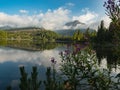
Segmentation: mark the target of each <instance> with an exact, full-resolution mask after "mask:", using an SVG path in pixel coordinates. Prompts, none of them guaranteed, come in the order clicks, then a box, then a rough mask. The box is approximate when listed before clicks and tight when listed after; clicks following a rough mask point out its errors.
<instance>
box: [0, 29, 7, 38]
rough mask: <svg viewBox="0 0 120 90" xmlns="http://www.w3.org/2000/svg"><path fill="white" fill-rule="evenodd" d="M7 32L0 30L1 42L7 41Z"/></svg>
mask: <svg viewBox="0 0 120 90" xmlns="http://www.w3.org/2000/svg"><path fill="white" fill-rule="evenodd" d="M6 38H7V32H6V31H2V30H0V40H6Z"/></svg>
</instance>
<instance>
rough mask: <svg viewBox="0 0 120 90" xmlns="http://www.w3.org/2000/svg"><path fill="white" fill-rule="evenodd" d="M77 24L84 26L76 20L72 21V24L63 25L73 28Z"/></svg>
mask: <svg viewBox="0 0 120 90" xmlns="http://www.w3.org/2000/svg"><path fill="white" fill-rule="evenodd" d="M77 24H81V25H85V24H84V23H82V22H80V21H78V20H74V21H72V22H67V23H66V24H65V25H66V26H71V27H75V26H77Z"/></svg>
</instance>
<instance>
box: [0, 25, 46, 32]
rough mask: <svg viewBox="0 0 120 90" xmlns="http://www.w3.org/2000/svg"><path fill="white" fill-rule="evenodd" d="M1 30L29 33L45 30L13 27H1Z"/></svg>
mask: <svg viewBox="0 0 120 90" xmlns="http://www.w3.org/2000/svg"><path fill="white" fill-rule="evenodd" d="M0 30H6V31H27V30H28V31H29V30H45V29H44V28H43V27H41V28H39V27H18V28H17V27H11V26H3V27H0Z"/></svg>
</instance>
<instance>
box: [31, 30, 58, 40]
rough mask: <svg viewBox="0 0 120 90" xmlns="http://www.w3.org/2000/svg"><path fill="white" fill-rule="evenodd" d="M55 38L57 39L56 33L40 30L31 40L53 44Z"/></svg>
mask: <svg viewBox="0 0 120 90" xmlns="http://www.w3.org/2000/svg"><path fill="white" fill-rule="evenodd" d="M56 38H58V34H57V33H55V32H53V31H49V30H41V31H37V32H35V33H34V37H33V40H34V41H36V40H37V41H39V40H42V41H44V42H51V41H53V42H54V41H55V39H56Z"/></svg>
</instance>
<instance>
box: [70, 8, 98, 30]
mask: <svg viewBox="0 0 120 90" xmlns="http://www.w3.org/2000/svg"><path fill="white" fill-rule="evenodd" d="M82 12H83V14H81V15H79V16H73V17H72V20H79V21H80V22H82V23H85V25H80V24H78V25H77V26H76V27H75V28H87V27H90V28H91V24H93V23H95V21H96V20H97V18H98V14H97V13H95V12H92V11H89V9H87V8H85V9H82Z"/></svg>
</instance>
